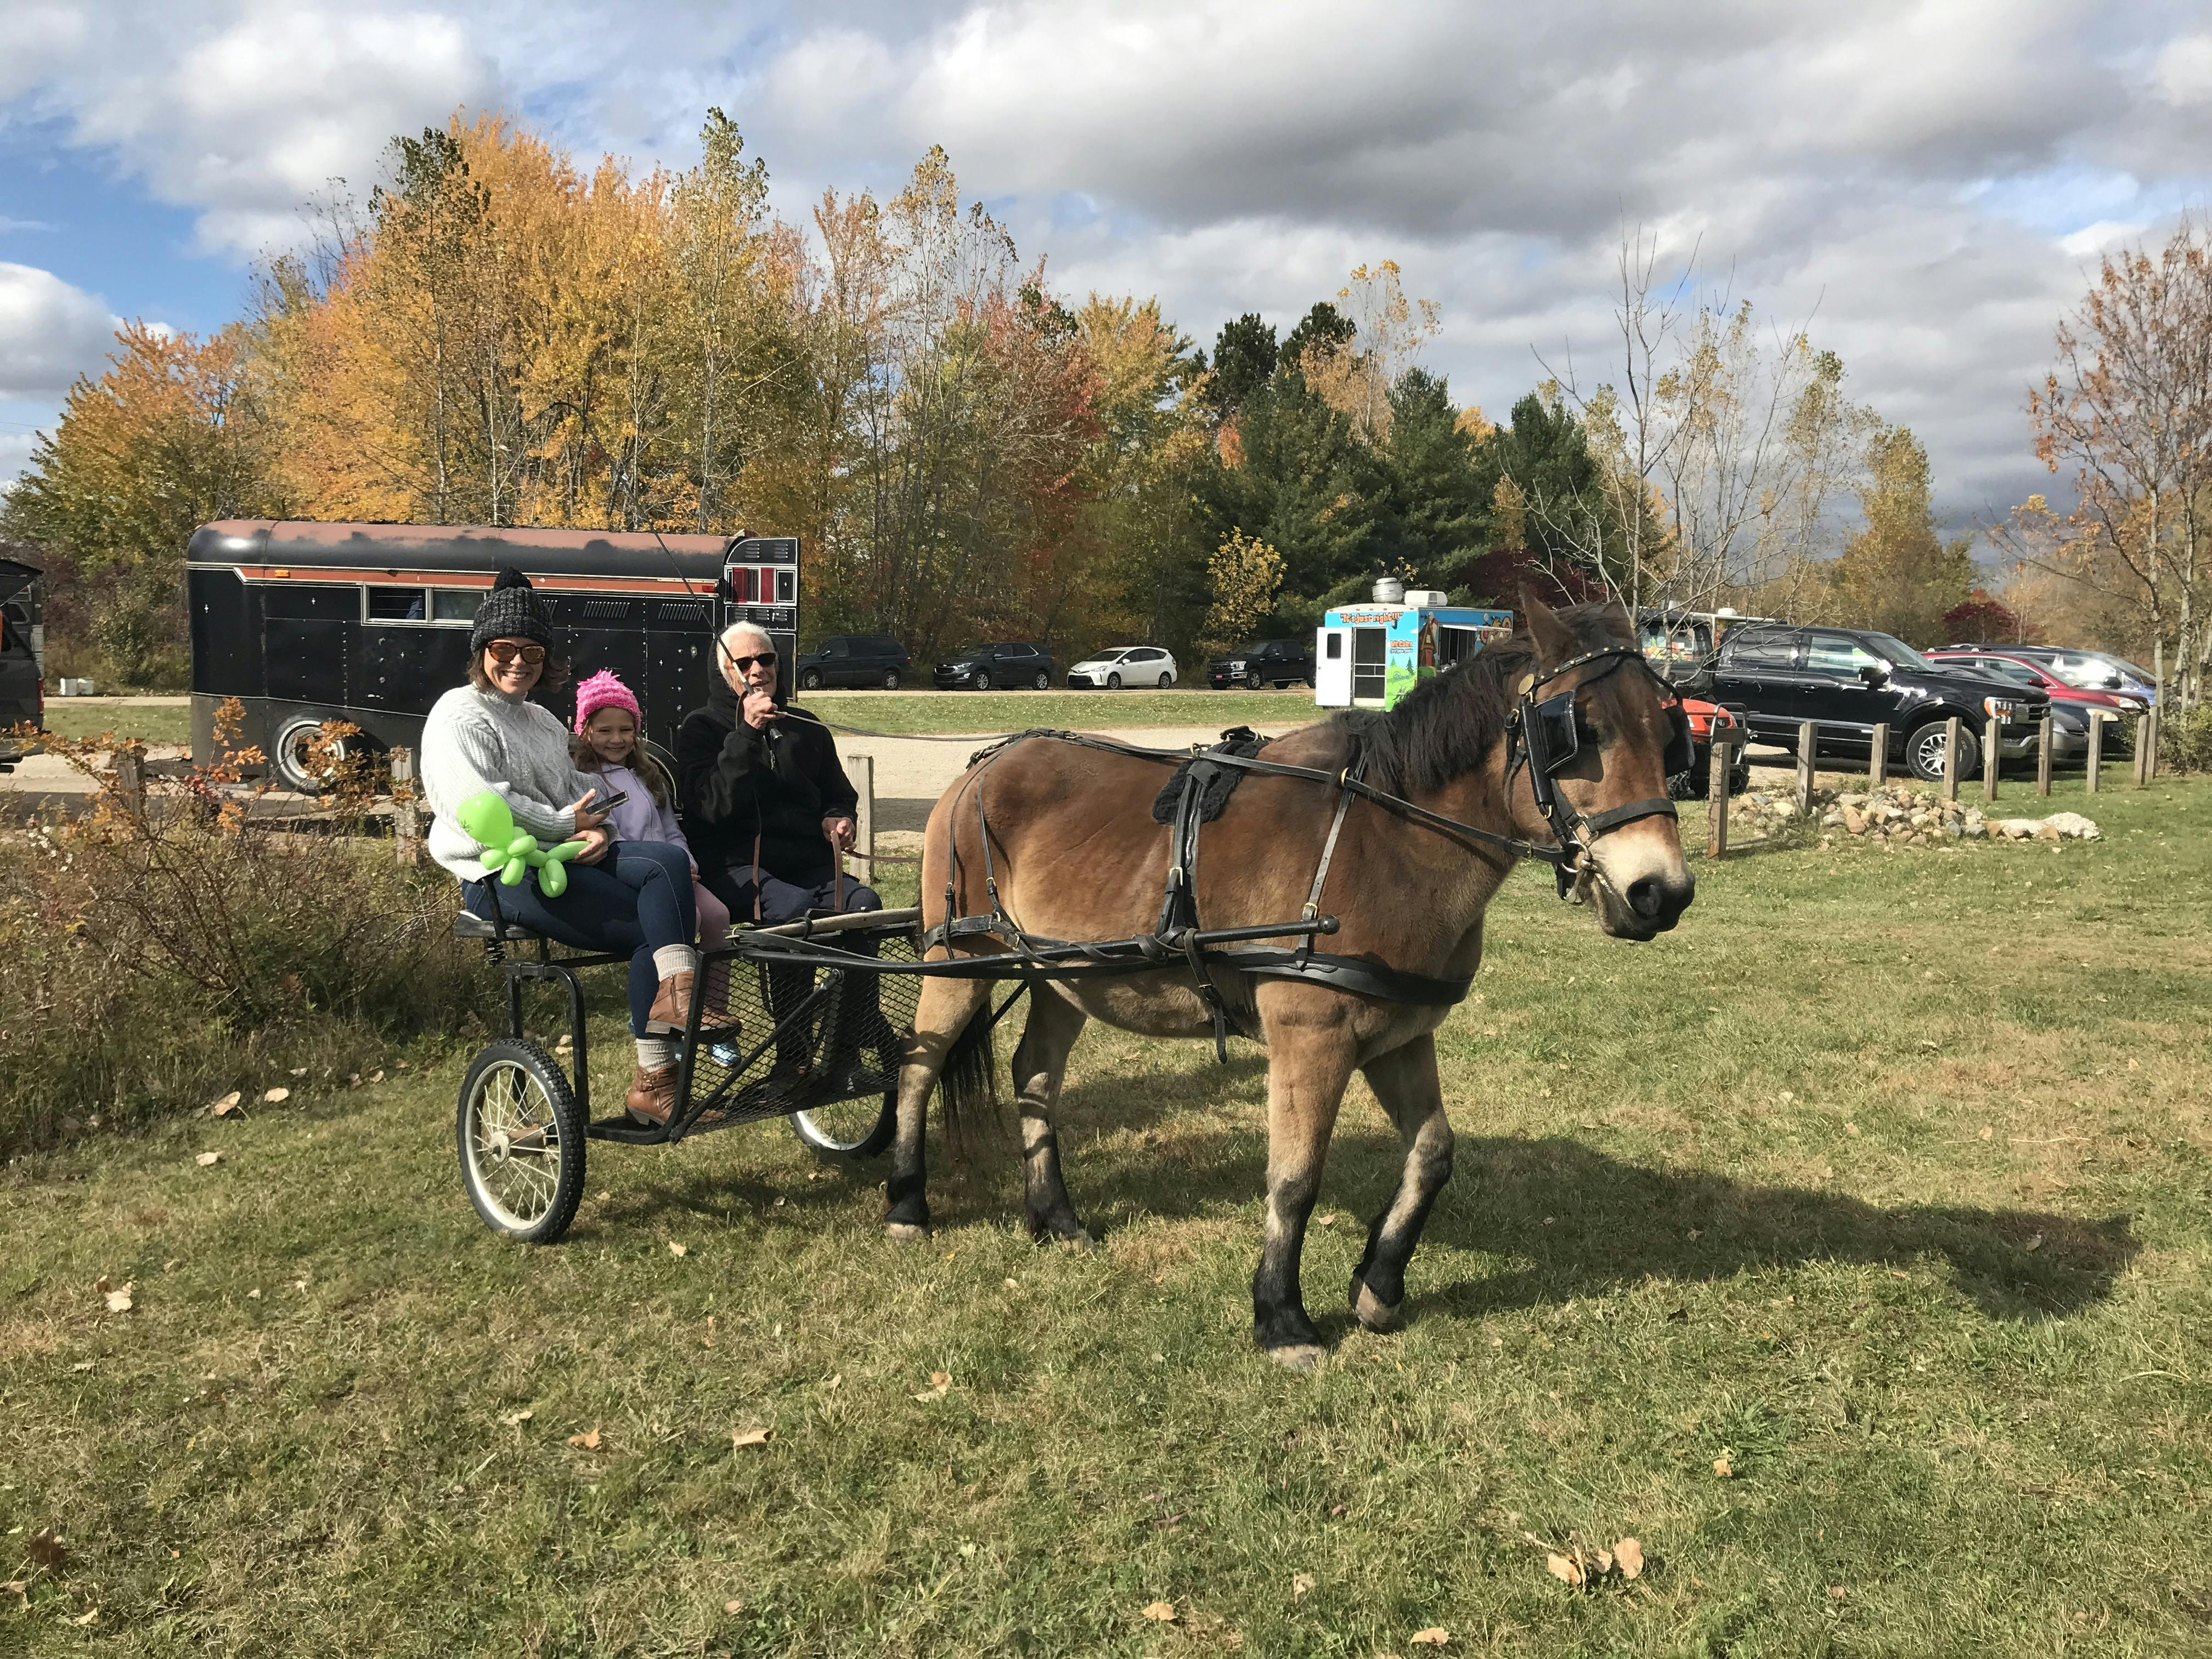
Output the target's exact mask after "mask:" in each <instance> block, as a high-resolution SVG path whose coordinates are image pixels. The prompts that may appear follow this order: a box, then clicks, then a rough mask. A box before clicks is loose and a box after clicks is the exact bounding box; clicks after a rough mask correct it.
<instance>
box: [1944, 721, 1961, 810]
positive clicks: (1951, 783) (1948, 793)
mask: <svg viewBox="0 0 2212 1659" xmlns="http://www.w3.org/2000/svg"><path fill="white" fill-rule="evenodd" d="M1943 799H1945V800H1956V799H1959V717H1958V716H1957V715H1956V714H1954V715H1952V716H1951V718H1950V719H1949V720H1945V721H1944V722H1943Z"/></svg>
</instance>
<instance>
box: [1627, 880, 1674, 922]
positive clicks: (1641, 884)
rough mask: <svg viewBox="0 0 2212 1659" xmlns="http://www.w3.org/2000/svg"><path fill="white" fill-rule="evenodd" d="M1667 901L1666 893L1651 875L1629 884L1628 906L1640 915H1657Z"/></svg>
mask: <svg viewBox="0 0 2212 1659" xmlns="http://www.w3.org/2000/svg"><path fill="white" fill-rule="evenodd" d="M1666 902H1667V898H1666V894H1665V893H1664V892H1663V891H1662V890H1661V888H1660V884H1659V883H1658V882H1657V880H1656V879H1655V878H1652V877H1650V876H1646V877H1644V878H1643V879H1642V880H1641V881H1632V882H1630V883H1629V884H1628V908H1630V909H1632V910H1633V911H1635V912H1636V914H1637V915H1639V916H1656V915H1658V914H1659V910H1660V907H1661V906H1662V905H1663V904H1665V903H1666Z"/></svg>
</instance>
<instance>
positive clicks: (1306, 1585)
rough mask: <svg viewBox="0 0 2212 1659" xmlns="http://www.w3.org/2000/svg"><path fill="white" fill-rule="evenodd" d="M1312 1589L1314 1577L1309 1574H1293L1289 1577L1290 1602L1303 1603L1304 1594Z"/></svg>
mask: <svg viewBox="0 0 2212 1659" xmlns="http://www.w3.org/2000/svg"><path fill="white" fill-rule="evenodd" d="M1313 1587H1314V1576H1313V1575H1312V1574H1311V1573H1310V1572H1294V1573H1292V1574H1291V1601H1304V1600H1305V1597H1306V1592H1307V1591H1308V1590H1310V1589H1312V1588H1313Z"/></svg>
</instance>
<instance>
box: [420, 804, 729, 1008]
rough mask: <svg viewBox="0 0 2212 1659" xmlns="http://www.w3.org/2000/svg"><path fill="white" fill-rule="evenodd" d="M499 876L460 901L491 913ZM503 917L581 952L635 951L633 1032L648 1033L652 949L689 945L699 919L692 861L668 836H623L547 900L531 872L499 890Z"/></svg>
mask: <svg viewBox="0 0 2212 1659" xmlns="http://www.w3.org/2000/svg"><path fill="white" fill-rule="evenodd" d="M497 881H498V878H497V877H491V878H488V879H486V880H483V881H465V882H463V883H462V884H461V902H462V903H463V904H464V905H465V906H466V907H467V908H468V909H469V911H470V912H471V914H472V915H479V916H485V917H489V915H491V913H492V898H491V896H490V894H489V892H487V891H486V890H487V889H488V888H489V887H491V886H493V885H494V884H495V883H497ZM498 902H499V914H500V915H501V916H502V917H503V918H504V919H506V920H507V921H511V922H515V923H518V924H519V925H520V926H522V927H528V928H531V929H532V930H533V931H535V932H538V933H543V934H544V935H545V936H546V937H547V938H548V939H556V940H558V941H559V942H560V943H561V944H562V945H568V946H570V947H571V948H573V949H575V950H578V951H629V1029H630V1035H631V1036H645V1034H646V1030H645V1020H646V1016H647V1014H649V1013H651V1012H653V994H655V993H656V992H657V991H659V988H660V970H659V969H657V968H655V967H654V966H653V952H654V951H657V950H659V948H660V947H661V946H662V945H689V944H690V943H691V936H692V933H693V932H694V931H695V930H696V927H697V926H698V920H697V917H696V914H695V913H694V911H693V909H692V905H691V860H690V857H689V856H687V855H686V854H685V853H684V849H683V848H680V847H672V846H671V845H670V844H669V843H668V842H665V841H619V842H616V843H615V844H614V845H613V846H612V847H611V848H609V849H608V851H607V855H606V856H605V858H603V859H601V860H599V862H598V863H597V864H571V865H570V866H568V891H567V892H565V893H563V894H562V895H561V896H560V897H559V898H556V899H549V898H547V897H546V896H545V895H544V894H543V893H541V892H539V891H538V877H537V873H536V872H534V871H533V872H532V873H530V874H529V875H526V876H525V877H524V878H522V882H521V884H520V885H519V886H515V887H507V886H504V885H502V886H501V887H500V889H499V900H498Z"/></svg>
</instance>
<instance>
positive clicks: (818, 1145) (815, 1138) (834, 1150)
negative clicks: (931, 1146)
mask: <svg viewBox="0 0 2212 1659" xmlns="http://www.w3.org/2000/svg"><path fill="white" fill-rule="evenodd" d="M791 1132H792V1133H793V1134H795V1135H797V1136H798V1137H799V1139H801V1140H803V1141H805V1143H806V1144H807V1145H808V1146H811V1147H812V1148H813V1149H814V1150H815V1151H816V1152H819V1153H820V1154H821V1155H822V1156H823V1157H824V1158H831V1159H842V1158H851V1159H854V1161H856V1162H857V1161H858V1160H859V1159H861V1158H873V1157H875V1156H876V1154H877V1153H878V1152H882V1151H883V1150H884V1147H886V1146H890V1144H891V1137H892V1136H894V1135H896V1133H898V1089H897V1087H896V1085H894V1086H893V1087H891V1088H889V1089H886V1090H884V1094H883V1098H882V1099H881V1100H878V1099H877V1098H875V1097H873V1096H872V1095H871V1096H864V1097H861V1098H860V1099H859V1100H841V1101H839V1102H837V1103H836V1104H835V1105H832V1106H817V1107H816V1108H815V1109H813V1110H812V1111H810V1112H793V1114H792V1115H791Z"/></svg>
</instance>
